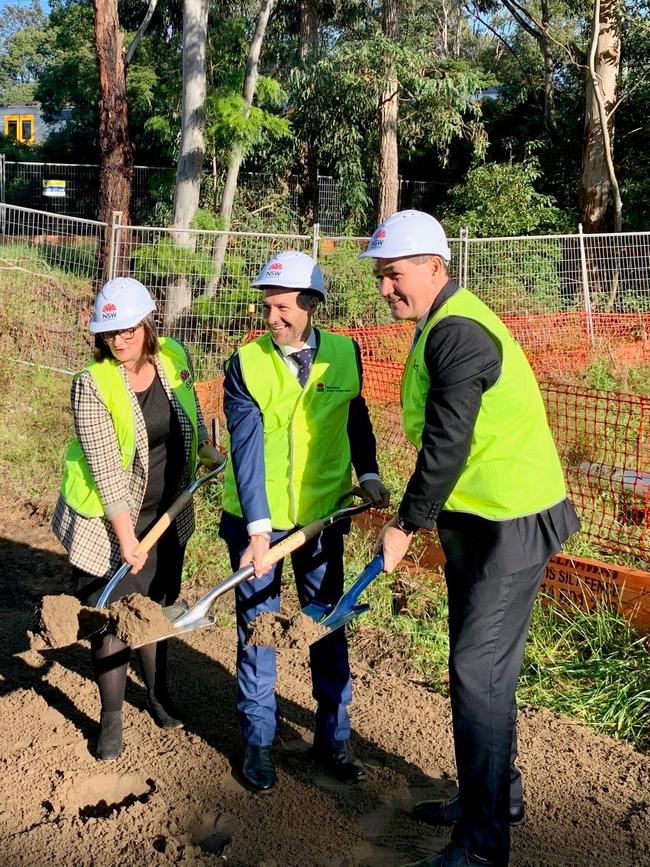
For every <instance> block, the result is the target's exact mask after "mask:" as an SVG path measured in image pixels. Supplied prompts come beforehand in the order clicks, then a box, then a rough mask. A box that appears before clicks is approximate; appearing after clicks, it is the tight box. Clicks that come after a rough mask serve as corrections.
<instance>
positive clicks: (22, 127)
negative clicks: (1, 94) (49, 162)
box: [0, 103, 72, 145]
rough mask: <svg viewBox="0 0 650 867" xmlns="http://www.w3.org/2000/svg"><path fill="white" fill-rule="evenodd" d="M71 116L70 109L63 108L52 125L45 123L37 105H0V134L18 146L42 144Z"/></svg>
mask: <svg viewBox="0 0 650 867" xmlns="http://www.w3.org/2000/svg"><path fill="white" fill-rule="evenodd" d="M71 115H72V109H70V108H64V109H63V110H62V111H61V112H60V113H59V116H58V117H57V119H56V120H55V121H54V122H53V123H46V121H45V119H44V118H43V114H42V112H41V107H40V105H39V104H38V103H33V104H32V105H20V104H13V105H0V132H1V133H2V134H3V135H5V136H7V138H11V139H13V140H14V141H16V142H18V143H19V144H26V145H33V144H43V142H44V141H45V139H46V138H47V137H48V135H49V134H50V133H51V132H54V130H56V129H59V128H60V127H61V126H63V124H65V123H66V122H67V121H68V120H69V119H70V116H71Z"/></svg>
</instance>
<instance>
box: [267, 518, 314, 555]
mask: <svg viewBox="0 0 650 867" xmlns="http://www.w3.org/2000/svg"><path fill="white" fill-rule="evenodd" d="M325 526H326V524H325V521H321V520H318V521H312V522H311V524H307V526H306V527H301V528H300V530H296V531H295V533H292V534H291V535H290V536H287V537H286V539H283V540H282V541H281V542H278V543H277V545H274V546H273V547H272V548H269V550H268V551H267V552H266V554H265V555H264V560H263V565H264V566H265V567H267V566H272V565H273V564H274V563H277V562H278V561H279V560H282V558H283V557H286V555H287V554H291V552H292V551H296V550H297V549H298V548H300V547H301V546H302V545H304V544H305V542H307V541H308V540H309V539H313V538H314V536H317V535H318V534H319V533H322V531H323V530H324V529H325Z"/></svg>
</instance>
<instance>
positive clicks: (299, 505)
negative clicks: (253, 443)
mask: <svg viewBox="0 0 650 867" xmlns="http://www.w3.org/2000/svg"><path fill="white" fill-rule="evenodd" d="M238 355H239V360H240V364H241V369H242V375H243V377H244V381H245V383H246V387H247V389H248V391H249V393H250V395H251V397H252V398H253V400H255V401H256V403H257V404H258V406H259V408H260V410H261V413H262V419H263V424H264V468H265V474H266V476H265V483H266V496H267V500H268V504H269V509H270V512H271V523H272V525H273V527H274V528H275V529H278V530H283V529H289V528H291V527H294V526H296V525H297V524H302V525H304V524H308V523H309V522H310V521H314V520H316V519H317V518H321V517H323V516H324V515H327V514H328V513H329V512H330V511H332V510H333V509H334V507H335V506H336V502H337V500H338V499H339V497H341V496H342V495H343V494H345V493H346V492H347V491H349V490H350V487H351V481H352V473H351V457H350V442H349V439H348V434H347V424H348V410H349V405H350V401H351V400H352V399H353V398H355V397H356V396H357V395H358V394H359V390H360V379H359V369H358V365H357V357H356V352H355V348H354V343H353V342H352V340H351V339H350V338H349V337H346V336H344V335H342V334H330V333H329V332H327V331H321V332H320V345H319V347H318V351H317V353H316V355H315V357H314V360H313V362H312V367H311V372H310V374H309V379H308V380H307V382H306V384H305V387H304V388H301V387H300V384H299V383H298V380H297V379H296V377H295V376H293V374H292V373H291V371H290V370H289V369H288V367H287V365H286V362H285V361H284V360H283V359H282V356H281V355H280V353H279V352H278V351H277V349H276V348H275V347H274V345H273V342H272V340H271V337H270V335H269V334H265V335H263V336H262V337H258V338H257V340H254V341H252V342H251V343H249V344H247V345H246V346H242V347H241V349H240V350H239V352H238ZM223 508H224V511H226V512H230V513H231V514H234V515H239V516H240V517H241V515H242V511H241V506H240V504H239V498H238V496H237V486H236V484H235V476H234V472H233V469H232V462H229V463H228V466H227V467H226V480H225V488H224V495H223Z"/></svg>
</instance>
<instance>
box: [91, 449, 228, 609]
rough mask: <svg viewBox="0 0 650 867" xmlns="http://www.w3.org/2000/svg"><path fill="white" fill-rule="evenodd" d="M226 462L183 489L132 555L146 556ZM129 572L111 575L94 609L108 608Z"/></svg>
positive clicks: (122, 568)
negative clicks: (112, 596)
mask: <svg viewBox="0 0 650 867" xmlns="http://www.w3.org/2000/svg"><path fill="white" fill-rule="evenodd" d="M227 460H228V459H227V457H226V456H225V455H223V460H222V462H221V463H220V464H219V466H218V467H215V468H214V469H213V470H210V472H208V473H204V474H203V475H202V476H199V477H197V478H196V479H194V481H193V482H192V483H191V484H190V485H189V486H188V487H187V488H185V490H184V491H183V493H182V494H181V495H180V497H178V499H176V500H174V502H173V503H172V504H171V506H170V507H169V508H168V509H167V511H166V512H165V514H164V515H162V516H161V517H160V518H159V519H158V520H157V521H156V523H155V524H154V525H153V527H152V528H151V529H150V530H149V532H148V533H147V535H146V536H145V537H144V538H143V539H141V541H140V543H139V544H138V546H137V548H136V549H135V551H134V554H146V553H147V551H150V550H151V549H152V548H153V546H154V545H155V544H156V542H157V541H158V539H160V537H161V536H162V534H163V533H164V532H165V530H166V529H167V528H168V527H169V526H170V524H171V522H172V521H173V520H174V518H175V517H176V516H177V515H178V514H179V513H180V512H182V511H183V509H184V508H185V507H186V506H187V505H188V504H189V503H190V502H191V500H192V497H193V496H194V494H195V493H196V491H197V490H198V489H199V488H200V487H201V485H204V484H205V483H206V482H209V481H211V480H212V479H215V478H216V477H217V476H218V475H219V473H222V472H223V471H224V469H225V467H226V463H227ZM130 571H131V565H130V564H129V563H122V565H121V566H120V568H119V569H118V570H117V572H116V573H115V575H113V577H112V578H111V579H110V581H109V582H108V584H107V585H106V587H104V589H103V591H102V594H101V596H100V597H99V599H98V600H97V604H96V605H95V608H107V607H108V600H109V598H110V595H111V593H112V592H113V590H115V588H116V587H117V585H118V584H119V583H120V581H121V580H122V578H124V576H125V575H127V574H128V573H129V572H130Z"/></svg>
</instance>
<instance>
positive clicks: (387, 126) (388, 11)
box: [377, 0, 399, 223]
mask: <svg viewBox="0 0 650 867" xmlns="http://www.w3.org/2000/svg"><path fill="white" fill-rule="evenodd" d="M382 30H383V32H384V36H385V37H386V38H387V39H390V40H392V41H397V39H398V38H399V5H398V0H383V7H382ZM398 90H399V83H398V81H397V75H396V73H395V58H394V57H393V56H392V55H387V56H386V85H385V87H384V92H383V94H382V97H381V100H380V103H379V201H378V205H377V221H378V222H379V223H381V222H382V221H383V220H385V219H386V217H388V216H389V215H390V214H393V213H395V211H396V210H397V207H398V202H399V168H398V157H397V95H398Z"/></svg>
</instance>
